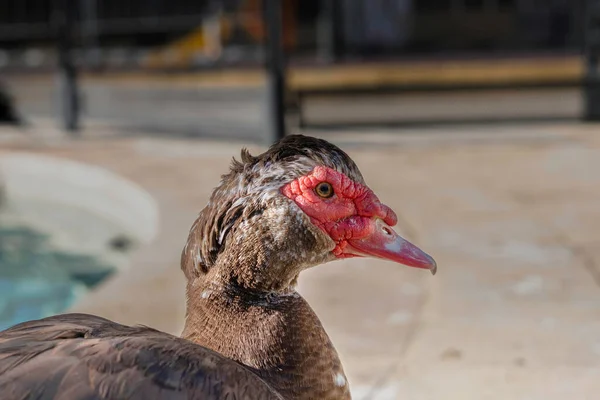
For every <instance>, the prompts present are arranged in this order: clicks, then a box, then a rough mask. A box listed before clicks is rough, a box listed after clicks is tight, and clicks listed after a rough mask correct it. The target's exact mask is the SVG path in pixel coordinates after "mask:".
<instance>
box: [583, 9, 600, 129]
mask: <svg viewBox="0 0 600 400" xmlns="http://www.w3.org/2000/svg"><path fill="white" fill-rule="evenodd" d="M584 17H585V19H586V23H585V32H584V40H585V60H586V75H585V82H584V89H583V90H584V101H585V115H584V119H585V120H586V121H600V0H587V1H586V7H585V11H584Z"/></svg>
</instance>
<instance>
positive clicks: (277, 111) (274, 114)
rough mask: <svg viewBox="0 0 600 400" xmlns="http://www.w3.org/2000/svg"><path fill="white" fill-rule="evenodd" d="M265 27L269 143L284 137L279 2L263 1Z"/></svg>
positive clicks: (283, 84)
mask: <svg viewBox="0 0 600 400" xmlns="http://www.w3.org/2000/svg"><path fill="white" fill-rule="evenodd" d="M264 16H265V23H266V25H267V35H266V50H267V51H266V55H267V59H266V64H267V65H266V67H267V92H268V93H267V102H268V118H269V120H270V121H269V123H270V126H269V131H270V132H269V141H270V142H274V141H277V140H279V139H281V138H283V137H284V136H285V135H286V126H285V54H284V49H283V40H282V31H283V30H282V10H281V1H280V0H264Z"/></svg>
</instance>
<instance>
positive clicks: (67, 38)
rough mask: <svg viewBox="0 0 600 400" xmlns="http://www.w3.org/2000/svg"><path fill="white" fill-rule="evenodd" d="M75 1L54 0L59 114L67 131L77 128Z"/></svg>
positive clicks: (75, 130)
mask: <svg viewBox="0 0 600 400" xmlns="http://www.w3.org/2000/svg"><path fill="white" fill-rule="evenodd" d="M77 3H78V2H77V1H72V0H54V4H55V9H54V23H55V24H56V29H57V42H58V85H59V93H60V98H61V101H60V104H61V116H62V122H63V126H64V128H65V129H66V130H67V131H69V132H73V133H75V132H77V131H78V130H79V111H80V107H79V106H80V105H79V91H78V87H77V69H76V67H75V62H74V60H73V51H72V49H73V35H74V30H75V26H74V25H75V7H76V5H77Z"/></svg>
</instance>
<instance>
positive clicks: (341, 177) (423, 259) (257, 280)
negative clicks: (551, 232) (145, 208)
mask: <svg viewBox="0 0 600 400" xmlns="http://www.w3.org/2000/svg"><path fill="white" fill-rule="evenodd" d="M396 222H397V217H396V214H395V213H394V211H393V210H391V209H390V208H389V207H388V206H386V205H385V204H383V203H381V202H380V201H379V199H378V198H377V196H376V195H375V193H373V191H372V190H371V189H370V188H369V187H368V186H367V185H366V183H365V181H364V179H363V177H362V175H361V173H360V171H359V169H358V167H357V166H356V164H355V163H354V162H353V161H352V159H351V158H350V157H349V156H348V155H347V154H346V153H344V152H343V151H342V150H340V149H339V148H338V147H336V146H334V145H332V144H331V143H329V142H327V141H325V140H322V139H316V138H312V137H307V136H301V135H292V136H288V137H286V138H284V139H282V140H281V141H279V142H278V143H276V144H274V145H273V146H271V147H270V148H269V149H268V150H267V151H266V152H265V153H263V154H260V155H258V156H252V155H250V154H249V152H248V151H246V150H243V151H242V154H241V161H237V160H235V159H234V160H233V163H232V166H231V170H230V172H229V173H228V174H226V175H223V176H222V179H221V183H220V185H219V186H218V187H217V188H216V189H215V190H214V192H213V194H212V196H211V199H210V201H209V203H208V205H207V206H206V207H205V208H204V209H203V210H202V211H201V213H200V215H199V217H198V219H197V220H196V222H195V223H194V225H193V226H192V229H191V230H190V235H189V238H188V242H187V244H186V246H185V249H184V251H183V254H182V269H183V270H184V272H185V274H186V276H187V278H188V280H196V279H198V278H202V279H209V280H210V281H214V282H221V283H223V282H225V283H227V284H233V285H236V286H239V287H243V288H245V289H248V290H258V291H261V292H281V291H286V290H291V289H293V286H294V285H295V283H296V280H297V277H298V274H299V273H300V272H301V271H302V270H304V269H307V268H309V267H312V266H315V265H318V264H323V263H326V262H329V261H333V260H338V259H344V258H350V257H374V258H380V259H385V260H389V261H392V262H396V263H399V264H403V265H407V266H410V267H416V268H422V269H427V270H429V271H431V272H432V273H435V272H436V263H435V261H434V260H433V258H432V257H430V256H429V255H427V254H426V253H425V252H423V251H422V250H420V249H419V248H417V247H416V246H415V245H413V244H411V243H410V242H408V241H407V240H405V239H404V238H402V237H401V236H400V235H398V234H397V233H396V232H395V231H394V229H393V226H394V225H396Z"/></svg>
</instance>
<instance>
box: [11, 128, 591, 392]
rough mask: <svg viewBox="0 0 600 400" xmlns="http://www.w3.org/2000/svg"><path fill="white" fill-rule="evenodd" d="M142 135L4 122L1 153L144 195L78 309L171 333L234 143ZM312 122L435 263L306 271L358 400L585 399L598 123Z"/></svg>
mask: <svg viewBox="0 0 600 400" xmlns="http://www.w3.org/2000/svg"><path fill="white" fill-rule="evenodd" d="M142 133H143V132H142ZM142 133H140V135H137V136H134V137H132V136H130V135H121V134H120V132H118V131H117V132H115V131H113V130H102V129H100V128H95V129H92V130H90V131H89V132H86V134H85V137H84V138H83V139H80V140H67V139H63V138H61V136H60V134H59V133H57V132H54V131H53V130H52V129H50V128H46V129H41V130H40V129H37V130H33V131H29V132H18V131H13V130H10V129H2V130H0V149H1V150H0V151H1V152H12V151H27V152H33V153H43V154H47V155H55V156H60V157H67V158H71V159H76V160H81V161H85V162H89V163H92V164H96V165H100V166H103V167H106V168H108V169H110V170H112V171H115V172H117V173H119V174H122V175H123V176H125V177H127V178H129V179H131V180H134V181H136V182H138V183H139V184H141V185H142V186H143V187H145V188H146V189H147V190H148V191H149V192H150V193H151V194H152V195H154V196H155V198H156V199H157V201H158V202H159V205H160V209H161V213H162V214H161V224H162V227H161V231H160V235H159V237H158V238H157V240H156V243H155V244H154V245H152V246H149V247H146V248H143V249H140V250H139V251H137V253H136V254H135V255H134V259H133V266H132V268H130V269H129V270H127V271H125V272H123V273H121V274H119V275H118V276H116V277H115V278H114V279H112V280H111V281H109V282H108V283H106V284H105V285H103V286H102V287H101V288H100V289H98V290H97V291H96V292H95V293H93V294H91V295H90V296H89V297H88V298H87V299H85V300H84V301H83V302H82V303H81V304H79V305H78V306H77V307H76V310H78V311H86V312H93V313H98V314H101V315H103V316H105V317H108V318H113V319H116V320H118V321H122V322H126V323H143V324H148V325H151V326H154V327H156V328H158V329H163V330H167V331H169V332H173V333H179V331H180V329H181V327H182V324H183V317H184V304H183V301H184V294H183V278H182V274H181V273H180V271H179V267H178V263H179V254H180V250H181V248H182V246H183V243H184V240H185V237H186V235H187V232H188V229H189V227H190V225H191V223H192V221H193V218H194V216H195V214H196V213H197V211H199V210H200V209H201V208H202V207H203V206H204V204H205V203H206V201H207V198H208V196H209V193H210V191H211V190H212V188H213V187H214V186H215V185H216V184H217V182H218V179H219V175H220V173H221V172H223V171H225V169H226V167H227V165H228V163H229V161H230V159H231V157H232V156H234V155H237V154H238V152H239V148H240V147H241V146H242V145H243V143H241V142H227V143H224V142H214V141H208V140H199V139H165V138H159V137H146V136H144V135H143V134H142ZM308 133H312V134H317V135H321V136H324V137H327V138H329V139H330V140H331V141H333V142H334V143H337V144H339V145H340V146H342V147H343V148H344V149H345V150H347V151H348V152H349V153H350V154H351V156H352V157H353V158H354V159H355V161H356V162H357V163H358V165H359V166H360V168H361V170H362V171H363V174H364V175H365V178H366V180H367V182H368V183H369V185H370V186H371V187H372V188H373V189H374V190H375V191H376V193H378V195H379V197H380V198H381V199H382V200H383V201H384V202H386V203H387V204H388V205H390V206H391V207H392V208H393V209H395V210H396V211H397V212H398V214H399V215H400V223H399V229H400V231H402V233H403V234H404V235H405V236H406V237H408V238H410V239H412V240H413V241H414V242H416V243H417V244H418V245H419V246H421V247H422V248H423V249H425V250H426V251H428V252H429V253H430V254H432V255H433V256H434V257H435V258H436V260H437V261H438V265H439V272H438V275H436V276H435V277H433V276H431V275H429V274H427V273H425V272H423V271H419V270H413V269H409V268H403V267H399V266H396V265H392V264H390V263H386V262H379V261H373V260H347V261H343V262H336V263H331V264H328V265H326V266H321V267H319V268H315V269H313V270H311V271H307V272H306V273H304V274H303V276H302V277H301V281H300V291H301V292H302V293H303V294H304V295H305V297H306V298H307V299H308V301H309V302H310V304H311V305H312V306H313V307H314V309H315V310H316V312H317V314H318V315H319V316H320V317H321V319H322V321H323V323H324V325H325V327H326V329H327V331H328V332H329V334H330V336H331V337H332V340H333V342H334V343H335V345H336V347H337V349H338V351H339V352H340V354H341V357H342V361H343V362H344V364H345V369H346V372H347V374H348V377H349V380H350V383H351V388H352V391H353V393H354V397H355V398H356V399H378V400H382V399H461V400H470V399H473V400H475V399H477V400H480V399H493V400H496V399H497V400H504V399H519V400H521V399H522V400H525V399H536V400H537V399H540V400H542V399H543V400H554V399H556V400H564V399H565V398H577V399H597V398H598V392H599V391H600V288H599V284H600V207H599V198H600V197H599V196H600V173H599V171H600V135H599V133H600V126H599V125H580V124H566V123H563V124H546V125H541V124H527V125H519V126H510V125H502V126H499V125H497V126H487V127H475V126H470V127H464V128H459V127H455V128H447V129H433V128H431V129H419V130H416V129H413V130H405V131H403V132H397V131H396V132H386V131H378V132H374V131H370V132H355V133H335V134H334V133H326V132H308ZM250 148H251V149H254V150H258V149H259V148H257V147H256V146H253V145H251V146H250ZM0 156H1V153H0Z"/></svg>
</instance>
